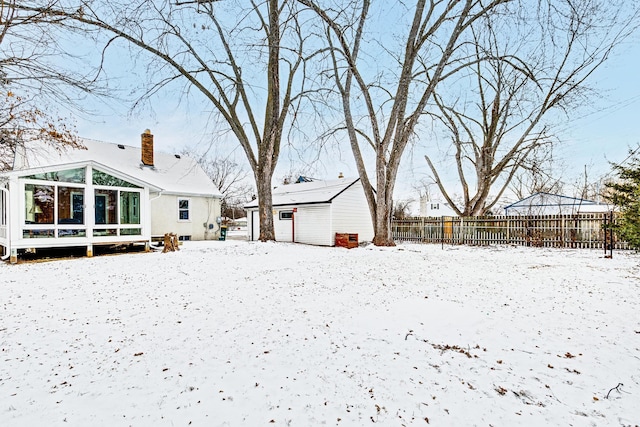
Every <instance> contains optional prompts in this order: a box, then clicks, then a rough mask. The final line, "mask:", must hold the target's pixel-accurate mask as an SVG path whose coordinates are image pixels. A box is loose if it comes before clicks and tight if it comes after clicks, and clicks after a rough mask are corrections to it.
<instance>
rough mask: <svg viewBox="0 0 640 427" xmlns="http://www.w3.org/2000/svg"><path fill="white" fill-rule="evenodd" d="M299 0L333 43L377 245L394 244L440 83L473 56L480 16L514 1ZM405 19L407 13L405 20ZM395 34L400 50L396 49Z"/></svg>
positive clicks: (334, 68) (336, 77)
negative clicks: (401, 177)
mask: <svg viewBox="0 0 640 427" xmlns="http://www.w3.org/2000/svg"><path fill="white" fill-rule="evenodd" d="M298 1H299V2H300V3H302V4H304V5H306V6H307V7H309V8H311V9H313V10H314V11H315V12H316V14H317V15H318V16H319V17H320V18H321V20H322V22H323V23H324V25H325V26H326V35H327V41H328V46H329V47H330V48H331V51H330V58H329V62H330V64H331V66H330V71H329V72H328V75H329V76H330V78H332V79H333V81H334V86H335V88H336V91H337V92H338V95H339V98H340V101H341V104H342V116H343V121H344V126H343V127H341V128H340V129H339V130H344V131H345V132H346V133H347V135H348V138H349V142H350V145H351V149H352V152H353V155H354V158H355V162H356V166H357V169H358V174H359V176H360V179H361V180H362V183H363V186H364V189H365V194H366V198H367V201H368V204H369V209H370V212H371V217H372V220H373V224H374V230H375V236H374V239H373V243H374V244H376V245H383V246H387V245H393V244H394V242H393V238H392V236H391V226H390V222H391V213H392V199H393V189H394V186H395V183H396V177H397V173H398V168H399V165H400V160H401V158H402V155H403V153H404V151H405V148H406V147H407V145H408V144H409V142H410V140H411V139H412V138H413V137H415V130H416V126H417V125H418V123H419V121H420V119H421V117H422V115H423V113H424V112H425V110H426V109H427V107H428V102H429V100H430V99H431V98H432V97H433V95H434V94H435V93H436V88H437V86H438V83H439V82H440V81H441V80H443V79H445V78H447V76H449V75H451V74H455V72H456V69H457V68H459V67H460V66H461V64H462V63H465V62H466V61H467V60H466V59H465V58H460V57H459V52H461V49H460V48H461V43H462V42H463V39H462V38H461V37H462V35H463V34H464V33H465V32H467V31H468V29H469V27H470V26H471V24H472V23H473V22H474V21H476V20H477V19H478V18H480V17H482V16H484V15H487V14H489V13H492V11H494V10H495V9H496V8H498V7H499V6H500V5H502V4H506V3H509V2H510V1H511V0H488V1H479V0H448V1H426V0H417V1H415V3H414V2H409V3H407V2H400V1H399V2H385V3H382V2H376V3H375V6H374V5H373V4H372V2H371V1H370V0H360V1H348V2H346V3H347V5H346V6H344V7H333V8H329V7H327V8H323V6H321V3H320V2H318V1H314V0H298ZM338 3H340V2H338ZM373 7H375V8H376V9H375V10H373V11H372V8H373ZM374 16H384V17H385V19H386V20H387V21H389V19H390V18H389V17H395V19H398V20H399V22H400V24H399V25H397V28H399V33H398V34H393V35H388V34H384V33H385V31H380V26H379V25H380V22H377V23H375V22H373V18H372V17H374ZM402 17H408V19H409V21H408V22H406V25H404V23H402V22H401V21H402ZM393 24H394V25H395V24H396V23H395V22H394V23H393ZM385 25H386V26H387V27H392V26H393V25H391V24H390V23H389V22H386V24H385ZM372 34H383V36H382V37H384V39H377V40H376V39H375V37H374V36H373V35H372ZM394 36H397V37H394ZM369 37H371V38H372V39H373V40H370V39H369ZM396 39H398V40H400V44H399V45H398V48H397V49H396V48H395V47H392V46H390V43H392V42H393V41H394V40H396ZM386 76H389V77H386ZM391 76H392V77H391ZM361 106H362V107H363V108H362V109H361V108H360V107H361ZM368 150H372V151H370V152H369V153H372V154H373V157H374V159H375V160H374V162H375V170H373V175H374V176H373V177H370V176H369V172H368V171H367V167H366V157H365V156H367V154H368V153H367V152H368ZM372 178H373V179H372Z"/></svg>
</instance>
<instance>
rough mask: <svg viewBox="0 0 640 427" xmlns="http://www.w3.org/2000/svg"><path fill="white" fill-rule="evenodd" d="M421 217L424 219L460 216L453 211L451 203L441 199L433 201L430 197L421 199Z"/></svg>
mask: <svg viewBox="0 0 640 427" xmlns="http://www.w3.org/2000/svg"><path fill="white" fill-rule="evenodd" d="M420 216H422V217H435V216H437V217H440V216H458V214H457V213H456V211H454V210H453V208H452V207H451V205H450V204H449V202H446V201H444V200H440V199H431V198H429V197H428V196H422V197H421V198H420Z"/></svg>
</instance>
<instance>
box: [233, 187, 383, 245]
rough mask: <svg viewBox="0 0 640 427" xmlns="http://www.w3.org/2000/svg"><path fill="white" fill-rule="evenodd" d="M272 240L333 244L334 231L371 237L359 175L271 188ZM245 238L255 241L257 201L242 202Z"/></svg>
mask: <svg viewBox="0 0 640 427" xmlns="http://www.w3.org/2000/svg"><path fill="white" fill-rule="evenodd" d="M272 195H273V222H274V228H275V234H276V240H278V241H281V242H296V243H306V244H310V245H321V246H333V245H335V235H336V233H348V234H358V240H359V241H361V242H362V241H370V240H372V239H373V223H372V222H371V215H370V213H369V207H368V205H367V200H366V198H365V195H364V190H363V188H362V183H361V181H360V179H359V178H355V179H348V178H341V179H337V180H332V181H311V182H300V183H296V184H288V185H283V186H281V187H277V188H275V189H274V190H273V194H272ZM245 209H246V210H247V232H248V238H249V240H258V237H259V235H260V219H259V216H258V201H257V200H254V201H251V202H249V203H248V204H246V205H245Z"/></svg>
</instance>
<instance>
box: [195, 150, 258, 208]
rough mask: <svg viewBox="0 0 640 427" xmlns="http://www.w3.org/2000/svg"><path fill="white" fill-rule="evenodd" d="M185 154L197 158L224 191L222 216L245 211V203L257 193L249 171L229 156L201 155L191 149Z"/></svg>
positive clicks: (222, 191) (217, 185)
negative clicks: (251, 182)
mask: <svg viewBox="0 0 640 427" xmlns="http://www.w3.org/2000/svg"><path fill="white" fill-rule="evenodd" d="M183 154H186V155H189V156H191V157H193V158H195V159H196V160H197V161H198V163H199V164H200V166H202V169H203V170H204V171H205V173H206V174H207V176H208V177H209V178H211V181H213V183H214V184H215V185H216V187H217V188H218V189H219V190H220V192H221V193H222V216H224V217H228V218H238V214H239V213H240V212H244V205H245V203H247V202H248V201H250V200H251V197H252V195H254V194H255V190H254V188H253V187H252V186H251V184H250V176H249V172H248V171H247V170H246V169H245V168H244V167H243V166H242V165H241V164H239V163H237V162H236V161H234V160H232V159H230V158H228V157H222V156H216V155H211V154H209V153H206V154H204V155H199V154H198V153H196V152H195V151H194V150H190V149H187V150H183ZM240 216H242V215H240Z"/></svg>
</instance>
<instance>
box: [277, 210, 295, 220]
mask: <svg viewBox="0 0 640 427" xmlns="http://www.w3.org/2000/svg"><path fill="white" fill-rule="evenodd" d="M279 218H280V219H285V220H286V219H292V218H293V211H280V216H279Z"/></svg>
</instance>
